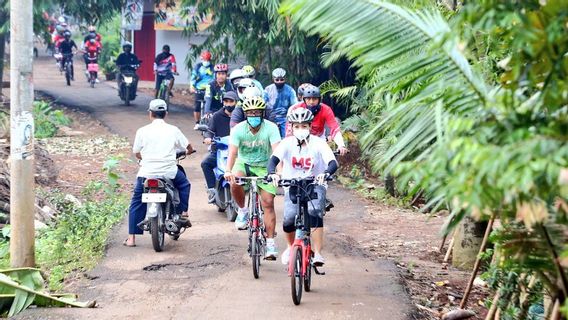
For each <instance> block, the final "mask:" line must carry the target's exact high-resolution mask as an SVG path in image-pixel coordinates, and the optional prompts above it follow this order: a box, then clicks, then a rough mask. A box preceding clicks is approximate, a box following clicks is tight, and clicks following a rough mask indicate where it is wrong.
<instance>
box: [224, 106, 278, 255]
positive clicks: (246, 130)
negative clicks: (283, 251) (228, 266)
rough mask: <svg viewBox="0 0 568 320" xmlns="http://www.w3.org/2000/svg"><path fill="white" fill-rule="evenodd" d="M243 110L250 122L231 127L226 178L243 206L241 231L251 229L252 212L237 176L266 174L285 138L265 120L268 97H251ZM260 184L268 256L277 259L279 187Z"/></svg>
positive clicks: (239, 213) (239, 218) (235, 198)
mask: <svg viewBox="0 0 568 320" xmlns="http://www.w3.org/2000/svg"><path fill="white" fill-rule="evenodd" d="M242 109H243V111H244V113H245V115H246V121H245V122H241V123H239V124H238V125H236V126H235V127H234V128H233V129H232V130H231V136H230V138H229V157H228V160H227V168H226V170H225V179H226V180H227V181H228V182H229V183H231V194H232V196H233V199H234V200H235V202H236V203H237V206H238V207H239V209H238V216H237V219H236V220H235V227H236V228H237V229H239V230H244V229H246V228H247V224H248V216H249V212H248V208H247V207H246V204H245V190H244V188H243V186H241V185H238V184H236V183H235V182H236V179H235V177H245V176H257V177H264V176H266V175H267V171H266V165H267V164H268V159H269V158H270V155H271V153H272V152H273V151H274V150H275V149H276V146H278V142H280V139H281V138H280V133H279V132H278V127H277V126H276V125H275V124H274V123H272V122H270V121H268V120H263V114H264V111H265V110H266V104H265V102H264V99H262V98H261V97H251V98H247V99H246V100H245V101H243V105H242ZM233 171H234V172H233ZM259 182H260V181H259ZM258 186H259V188H260V189H261V192H260V197H261V203H262V208H263V209H264V219H265V220H264V221H265V224H266V233H267V239H266V259H269V260H274V259H276V257H277V256H278V250H277V249H276V244H275V242H274V229H275V226H276V215H275V214H274V196H275V195H276V187H274V186H273V185H272V184H265V183H259V184H258Z"/></svg>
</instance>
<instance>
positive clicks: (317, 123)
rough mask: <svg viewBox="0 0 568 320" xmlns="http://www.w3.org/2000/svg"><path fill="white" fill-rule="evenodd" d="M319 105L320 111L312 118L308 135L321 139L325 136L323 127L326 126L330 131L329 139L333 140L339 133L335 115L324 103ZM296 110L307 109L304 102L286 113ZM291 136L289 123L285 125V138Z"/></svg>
mask: <svg viewBox="0 0 568 320" xmlns="http://www.w3.org/2000/svg"><path fill="white" fill-rule="evenodd" d="M320 105H321V109H320V111H319V112H318V113H317V114H316V115H315V116H314V121H313V122H312V129H311V130H310V133H311V134H313V135H315V136H318V137H323V135H324V134H325V126H326V125H327V127H328V128H329V130H330V132H329V136H330V137H331V138H334V137H335V135H336V134H337V133H338V132H339V123H337V120H336V119H335V114H334V113H333V110H332V109H331V107H330V106H328V105H327V104H325V103H320ZM298 108H307V106H306V104H305V103H304V102H300V103H297V104H295V105H293V106H291V107H290V109H289V110H288V113H290V112H292V110H295V109H298ZM291 135H292V127H291V126H290V124H289V123H286V136H291Z"/></svg>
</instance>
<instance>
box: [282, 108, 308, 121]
mask: <svg viewBox="0 0 568 320" xmlns="http://www.w3.org/2000/svg"><path fill="white" fill-rule="evenodd" d="M286 120H287V121H288V122H289V123H311V122H312V121H313V120H314V115H313V113H312V112H311V111H310V110H309V109H306V108H297V109H294V110H292V111H291V112H290V113H289V114H288V117H287V119H286Z"/></svg>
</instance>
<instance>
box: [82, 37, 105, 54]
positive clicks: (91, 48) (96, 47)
mask: <svg viewBox="0 0 568 320" xmlns="http://www.w3.org/2000/svg"><path fill="white" fill-rule="evenodd" d="M101 47H102V46H101V43H100V42H98V41H95V43H91V42H90V41H87V42H85V51H86V52H87V53H88V54H89V56H90V57H93V56H94V54H98V53H99V52H100V51H101Z"/></svg>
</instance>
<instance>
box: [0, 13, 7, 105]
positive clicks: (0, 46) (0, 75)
mask: <svg viewBox="0 0 568 320" xmlns="http://www.w3.org/2000/svg"><path fill="white" fill-rule="evenodd" d="M2 19H4V16H3V15H1V14H0V20H2ZM5 51H6V33H0V96H1V95H2V88H3V87H4V81H3V79H4V56H5Z"/></svg>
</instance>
